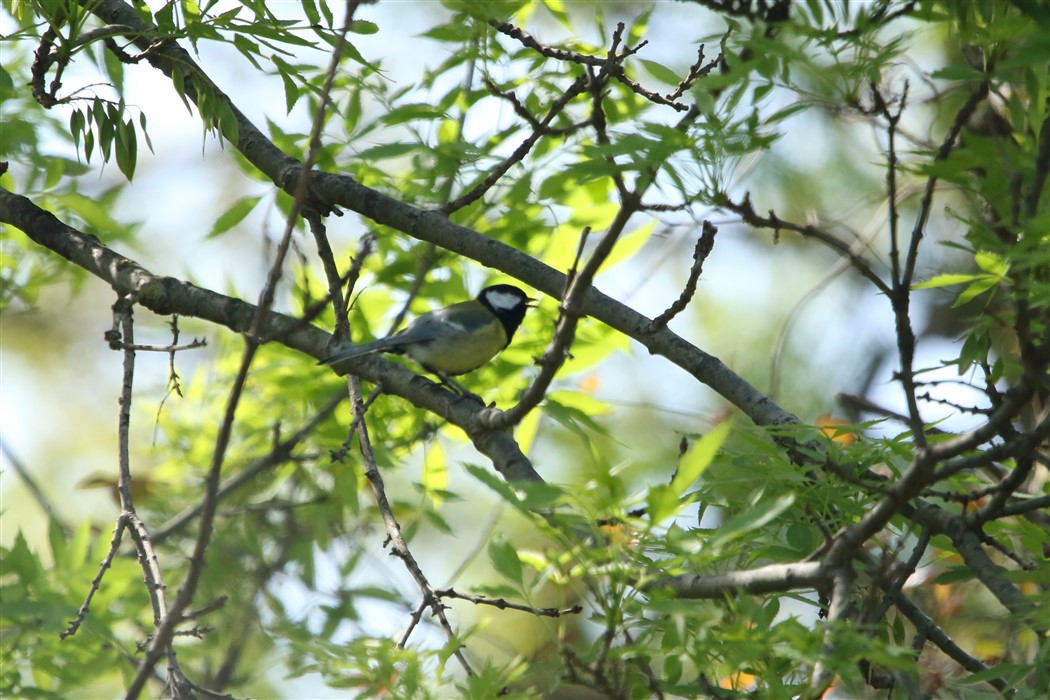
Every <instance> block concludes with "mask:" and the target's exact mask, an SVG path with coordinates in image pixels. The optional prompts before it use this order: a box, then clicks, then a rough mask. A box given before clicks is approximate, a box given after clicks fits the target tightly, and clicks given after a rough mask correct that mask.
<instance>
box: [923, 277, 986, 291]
mask: <svg viewBox="0 0 1050 700" xmlns="http://www.w3.org/2000/svg"><path fill="white" fill-rule="evenodd" d="M976 278H977V275H966V274H944V275H937V276H936V277H934V278H932V279H929V280H926V281H925V282H920V283H919V284H915V285H912V289H933V288H935V287H949V286H951V285H953V284H965V283H966V282H970V281H972V280H974V279H976Z"/></svg>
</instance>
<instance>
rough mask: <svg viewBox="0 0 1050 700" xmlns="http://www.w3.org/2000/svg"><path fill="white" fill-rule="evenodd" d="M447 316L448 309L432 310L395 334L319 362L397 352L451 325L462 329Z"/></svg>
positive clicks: (429, 337) (332, 361) (434, 336)
mask: <svg viewBox="0 0 1050 700" xmlns="http://www.w3.org/2000/svg"><path fill="white" fill-rule="evenodd" d="M447 316H448V310H447V309H438V310H437V311H431V312H430V313H426V314H423V315H422V316H419V317H418V318H415V319H413V320H412V322H411V323H409V324H408V325H407V326H406V327H405V329H404V330H403V331H401V332H400V333H395V334H394V335H391V336H387V337H386V338H380V339H379V340H376V341H373V342H371V343H365V344H364V345H355V346H353V347H352V348H347V349H346V350H343V351H341V352H337V353H336V354H334V355H332V356H331V357H328V358H325V359H324V360H321V361H320V362H318V363H317V364H319V365H330V364H332V363H334V362H339V361H340V360H345V359H347V358H349V357H358V356H359V355H367V354H369V353H373V352H383V351H390V352H397V351H398V350H399V349H402V348H404V347H406V346H408V345H414V344H416V343H425V342H427V341H429V340H433V339H434V338H436V337H438V335H440V334H441V333H442V331H445V332H447V331H448V329H449V328H450V327H451V328H455V329H456V330H461V329H459V328H457V327H456V326H454V325H450V324H448V323H447V320H446V317H447Z"/></svg>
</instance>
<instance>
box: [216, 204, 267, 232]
mask: <svg viewBox="0 0 1050 700" xmlns="http://www.w3.org/2000/svg"><path fill="white" fill-rule="evenodd" d="M260 199H262V197H241V198H240V199H238V200H237V201H235V202H234V203H233V204H231V205H230V206H229V207H228V208H227V209H226V211H224V212H223V213H222V214H220V215H219V218H218V219H216V220H215V224H214V225H213V226H212V227H211V231H209V232H208V235H207V236H206V238H215V237H217V236H221V235H222V234H224V233H226V232H227V231H229V230H230V229H231V228H233V227H234V226H236V225H237V224H239V223H241V221H243V220H244V217H246V216H248V214H249V213H250V212H251V210H252V209H254V208H255V205H256V204H258V203H259V200H260Z"/></svg>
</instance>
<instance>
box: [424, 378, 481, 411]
mask: <svg viewBox="0 0 1050 700" xmlns="http://www.w3.org/2000/svg"><path fill="white" fill-rule="evenodd" d="M434 374H436V375H437V376H438V378H439V379H440V380H441V383H442V384H444V385H445V386H447V387H448V388H449V389H450V390H452V391H453V392H455V393H457V394H459V395H460V396H462V397H463V398H471V399H476V400H477V401H478V403H480V404H481V405H485V401H484V400H482V398H481V397H480V396H478V395H477V394H475V393H473V392H471V391H468V390H467V389H466V388H465V387H464V386H463V385H462V384H460V383H459V382H457V381H456V380H455V379H453V378H452V377H450V376H448V375H447V374H445V373H444V372H434Z"/></svg>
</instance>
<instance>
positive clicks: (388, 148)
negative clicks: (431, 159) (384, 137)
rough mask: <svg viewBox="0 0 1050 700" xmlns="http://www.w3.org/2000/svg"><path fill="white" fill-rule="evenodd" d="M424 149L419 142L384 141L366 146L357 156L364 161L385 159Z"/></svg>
mask: <svg viewBox="0 0 1050 700" xmlns="http://www.w3.org/2000/svg"><path fill="white" fill-rule="evenodd" d="M421 149H422V146H420V145H419V144H418V143H384V144H380V145H378V146H372V147H371V148H366V149H365V150H363V151H360V152H359V153H358V154H357V158H358V159H360V160H364V161H376V160H384V159H386V158H397V157H399V156H404V155H408V154H409V153H416V152H418V151H420V150H421Z"/></svg>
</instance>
